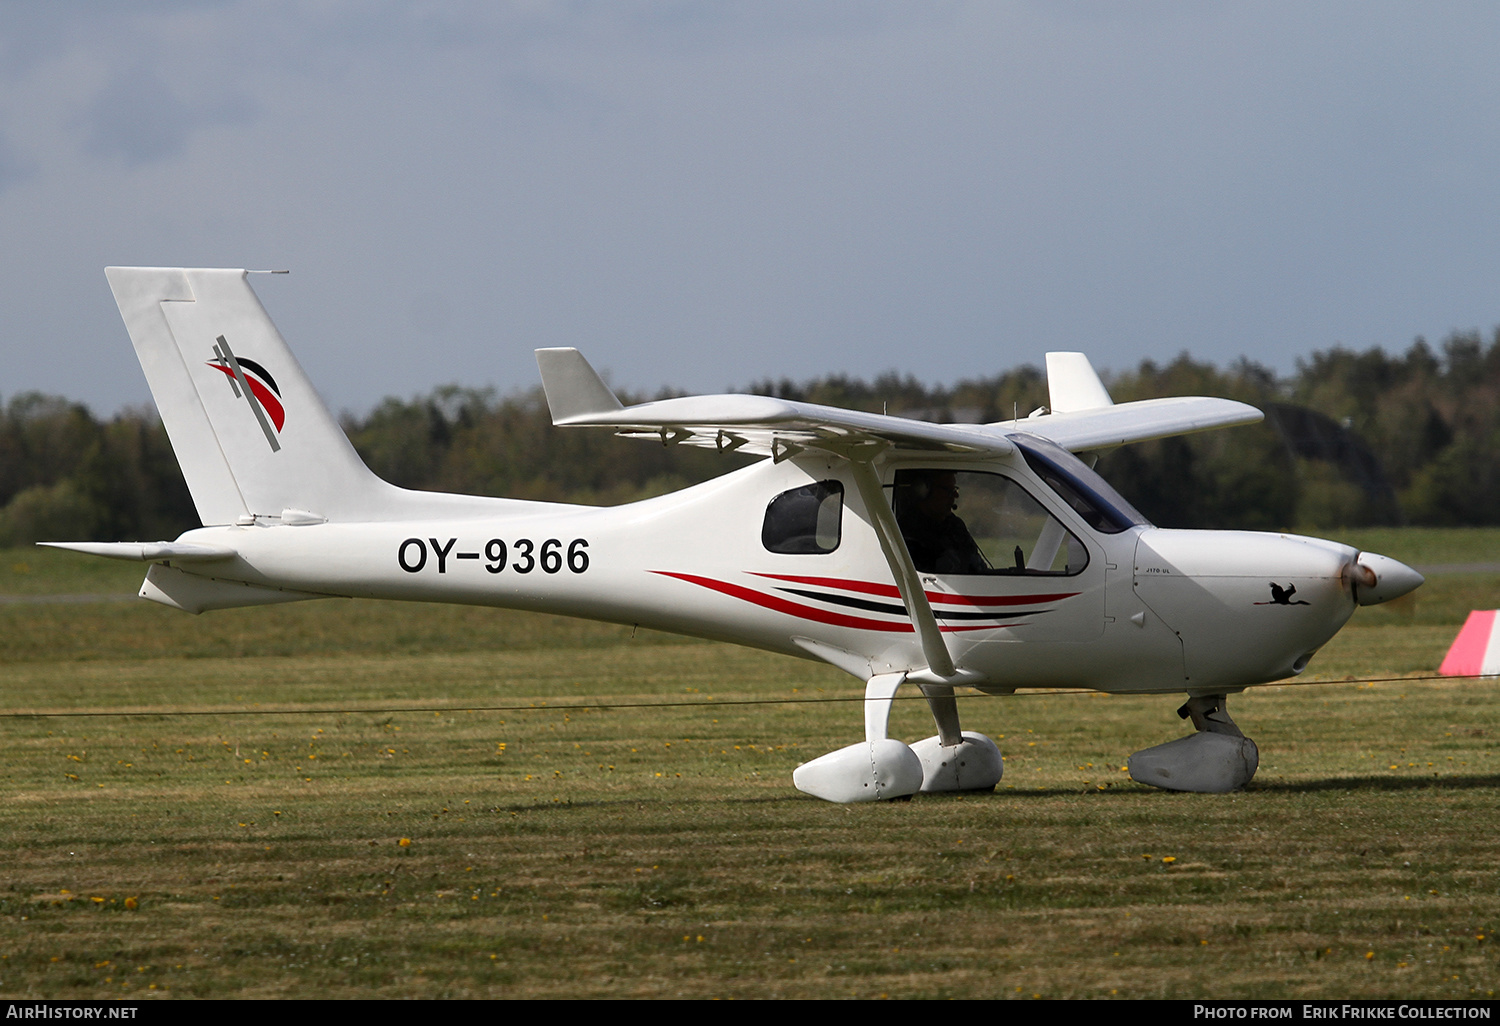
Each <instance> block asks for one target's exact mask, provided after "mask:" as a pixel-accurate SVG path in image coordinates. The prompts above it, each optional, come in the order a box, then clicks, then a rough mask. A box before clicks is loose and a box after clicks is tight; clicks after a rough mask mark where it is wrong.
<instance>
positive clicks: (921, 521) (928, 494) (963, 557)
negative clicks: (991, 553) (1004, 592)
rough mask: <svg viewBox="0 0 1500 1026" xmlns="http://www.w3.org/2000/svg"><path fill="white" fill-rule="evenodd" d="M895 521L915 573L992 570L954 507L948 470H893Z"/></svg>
mask: <svg viewBox="0 0 1500 1026" xmlns="http://www.w3.org/2000/svg"><path fill="white" fill-rule="evenodd" d="M893 505H894V507H895V512H896V522H897V524H899V525H900V527H901V537H902V538H904V539H905V540H906V548H907V551H909V552H910V553H911V561H912V565H913V566H915V567H916V568H917V571H918V572H919V573H938V574H986V573H994V568H993V567H991V566H990V563H989V560H987V559H985V558H984V553H982V552H981V551H980V550H979V546H978V545H977V544H976V543H975V541H974V536H973V535H971V534H970V533H969V528H968V525H966V524H965V523H964V522H963V519H962V518H961V517H959V515H958V514H957V513H956V512H954V511H955V510H957V509H958V478H957V476H956V475H955V474H954V472H953V471H951V470H906V471H902V472H900V473H898V474H897V475H896V490H895V501H894V503H893Z"/></svg>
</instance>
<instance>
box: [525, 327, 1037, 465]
mask: <svg viewBox="0 0 1500 1026" xmlns="http://www.w3.org/2000/svg"><path fill="white" fill-rule="evenodd" d="M536 355H537V365H538V367H539V368H540V369H541V372H542V388H543V389H544V390H545V391H546V393H547V405H548V407H549V409H550V410H551V411H552V423H554V424H556V425H558V426H559V427H609V428H614V429H615V433H616V434H620V435H624V436H627V437H637V438H658V439H660V440H661V442H662V443H663V444H664V445H670V444H677V443H680V444H683V445H696V446H702V447H705V448H710V449H718V450H720V451H721V452H727V451H734V450H742V451H744V452H748V453H754V454H757V455H763V456H766V455H769V456H773V457H776V458H778V459H781V458H785V457H786V456H789V455H792V454H794V453H795V452H797V451H799V450H801V449H808V448H811V449H822V450H826V451H830V452H839V453H846V452H848V451H849V450H850V449H851V448H852V447H853V446H857V445H859V444H860V443H870V442H876V443H883V444H887V445H889V446H891V447H894V448H897V449H903V450H912V449H914V450H924V451H929V452H955V453H971V454H990V455H1003V454H1005V453H1009V452H1011V451H1012V450H1013V449H1014V448H1015V447H1014V446H1013V445H1012V444H1011V442H1010V439H1009V438H1008V437H1007V434H1008V432H1004V431H996V430H994V429H993V428H990V427H986V426H984V425H980V424H929V423H927V422H926V421H920V420H909V419H907V418H905V417H890V416H886V415H884V414H880V413H861V412H859V411H857V410H841V409H838V408H836V407H832V406H819V405H817V404H815V403H798V402H792V401H791V400H788V399H773V398H770V397H768V396H760V395H691V396H682V397H681V398H677V399H660V400H657V401H656V402H649V403H640V404H639V405H636V406H621V405H620V402H619V400H618V399H616V398H615V396H614V393H613V392H611V391H610V390H609V387H608V386H607V385H605V384H604V382H603V381H602V380H600V378H599V376H598V375H597V374H596V373H595V372H594V369H593V368H592V367H590V366H589V364H588V362H587V361H586V360H584V358H583V356H582V355H581V354H580V353H579V352H578V350H576V349H538V350H537V354H536Z"/></svg>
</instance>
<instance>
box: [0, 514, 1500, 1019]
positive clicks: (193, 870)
mask: <svg viewBox="0 0 1500 1026" xmlns="http://www.w3.org/2000/svg"><path fill="white" fill-rule="evenodd" d="M1398 541H1399V539H1398ZM1424 544H1426V543H1425V542H1424ZM1371 547H1372V548H1374V546H1371ZM1450 550H1451V551H1462V546H1459V545H1457V544H1450ZM1376 551H1387V552H1388V554H1391V555H1395V556H1397V558H1412V560H1413V561H1420V560H1417V559H1415V558H1413V557H1410V556H1408V555H1403V554H1402V553H1401V552H1400V551H1398V550H1396V549H1395V548H1394V546H1389V547H1387V548H1386V549H1377V550H1376ZM34 558H35V557H34V556H33V555H32V554H30V553H25V554H24V555H22V556H20V557H19V558H18V554H17V553H14V552H11V553H3V554H0V559H3V560H4V561H5V564H4V565H7V566H13V562H12V561H16V562H20V561H30V560H32V559H34ZM46 558H56V559H59V560H64V561H68V560H72V559H73V557H71V556H66V555H56V554H54V555H53V556H52V557H43V559H46ZM1473 558H1475V557H1470V556H1466V555H1459V556H1457V557H1454V558H1447V557H1445V558H1442V559H1434V560H1432V561H1434V562H1461V561H1468V560H1471V559H1473ZM99 565H101V566H104V567H107V568H108V574H116V575H117V576H115V577H113V578H109V580H112V581H115V582H116V584H115V585H114V586H113V587H109V588H107V587H104V586H103V584H102V582H103V581H104V580H105V579H106V577H107V574H106V571H103V570H101V571H98V572H97V574H98V576H91V575H95V573H96V572H95V571H93V570H84V569H76V570H75V569H73V568H68V569H66V570H64V571H60V577H59V578H58V579H56V580H50V583H49V581H48V580H44V578H49V574H50V571H46V570H43V569H36V568H33V569H32V570H31V571H30V572H31V574H32V577H31V581H32V586H33V587H34V588H35V590H34V591H33V592H31V593H32V594H48V593H52V594H69V593H77V592H106V591H110V590H120V591H125V592H127V593H128V592H132V591H134V588H135V585H136V583H137V582H138V580H139V577H140V568H139V567H137V566H130V565H128V564H105V563H102V561H101V562H100V564H99ZM36 566H37V567H45V566H46V564H45V563H43V562H42V560H36ZM117 567H118V569H119V570H120V571H128V572H117ZM10 572H11V573H12V574H13V575H15V576H26V575H24V574H19V573H18V572H15V571H14V570H12V571H10ZM13 579H14V578H13V577H12V578H7V579H6V580H5V581H4V582H3V583H0V593H4V592H7V591H10V592H11V593H14V591H15V589H14V588H12V587H11V584H10V581H11V580H13ZM91 580H92V581H95V582H98V583H96V584H88V582H89V581H91ZM1418 595H1419V597H1418V599H1417V600H1416V602H1414V603H1408V604H1407V605H1406V606H1405V607H1397V608H1396V609H1394V610H1391V609H1388V608H1385V607H1382V608H1377V609H1365V610H1361V611H1359V613H1357V614H1356V617H1355V620H1354V622H1353V624H1351V626H1350V627H1349V628H1347V629H1346V630H1345V631H1344V632H1343V633H1342V634H1341V635H1340V636H1339V637H1338V638H1336V639H1335V641H1334V642H1333V643H1332V644H1330V645H1329V646H1328V648H1327V649H1325V651H1324V652H1323V653H1321V654H1320V655H1319V657H1318V658H1317V659H1315V660H1314V662H1313V664H1312V667H1311V668H1310V670H1309V675H1308V676H1309V677H1313V676H1314V675H1316V677H1317V678H1318V679H1323V680H1329V681H1334V682H1333V683H1323V684H1315V685H1313V686H1305V685H1304V684H1302V683H1300V682H1299V683H1296V684H1288V685H1284V686H1277V687H1271V688H1262V689H1256V690H1253V691H1251V692H1249V693H1247V694H1245V695H1242V696H1236V697H1235V698H1233V699H1231V708H1232V710H1233V713H1234V715H1235V718H1236V720H1237V721H1238V722H1239V723H1240V725H1241V726H1242V727H1243V728H1244V729H1245V730H1246V732H1247V733H1248V734H1250V735H1251V736H1252V737H1255V738H1256V739H1257V740H1258V742H1259V744H1260V747H1261V770H1260V773H1259V775H1258V776H1257V778H1256V780H1255V782H1254V784H1253V785H1252V786H1251V788H1250V789H1248V790H1246V791H1244V792H1241V793H1238V794H1233V795H1221V796H1215V795H1180V794H1168V793H1165V792H1160V791H1154V790H1151V789H1148V788H1144V787H1141V786H1140V785H1137V784H1134V783H1132V782H1131V781H1130V780H1129V778H1128V777H1127V775H1126V774H1124V773H1122V772H1121V770H1120V767H1122V766H1123V765H1124V760H1125V757H1126V756H1127V755H1128V753H1129V752H1131V751H1134V750H1136V749H1138V748H1141V747H1145V746H1148V745H1152V744H1157V743H1159V742H1161V741H1165V740H1168V739H1170V738H1172V737H1176V736H1180V735H1181V734H1182V733H1183V732H1184V728H1183V726H1182V724H1181V723H1180V721H1178V720H1177V718H1176V716H1175V715H1174V714H1173V709H1174V708H1175V706H1176V704H1177V702H1176V700H1174V699H1173V698H1171V697H1170V696H1157V697H1150V698H1120V697H1109V696H1099V695H1085V694H1077V695H1072V694H1069V695H1058V694H1050V695H1030V696H1027V695H1024V694H1023V695H1020V696H1016V697H1013V698H984V697H972V698H968V699H965V700H964V701H963V703H962V707H961V708H962V712H963V715H964V718H965V725H966V726H968V727H971V728H972V729H978V730H983V731H985V732H986V733H989V734H990V735H991V736H994V737H996V738H997V740H998V742H999V744H1000V746H1001V749H1002V751H1004V752H1005V754H1006V776H1005V779H1004V781H1003V782H1002V784H1001V786H1000V788H999V789H998V790H997V791H996V793H995V794H993V795H984V796H976V795H968V796H944V797H931V796H928V797H923V796H918V797H917V798H915V799H913V800H911V801H909V802H897V803H887V804H880V805H864V806H835V805H830V804H827V803H823V802H819V801H816V800H813V799H809V798H806V797H805V796H802V795H800V794H798V793H797V792H796V791H795V790H794V789H793V788H792V787H791V782H790V777H791V771H792V769H793V768H794V767H795V766H796V764H797V763H799V762H802V761H805V760H806V759H808V758H811V757H814V756H816V755H819V754H822V753H823V752H825V751H829V750H831V749H833V748H835V747H839V746H841V745H844V744H847V743H849V742H851V741H854V740H856V739H857V738H858V737H859V736H860V733H861V726H860V723H861V713H860V707H859V704H858V701H857V699H858V696H859V694H860V686H859V684H858V682H857V681H855V680H853V679H852V678H850V677H847V676H845V675H842V674H840V673H838V672H836V671H833V670H830V669H828V668H826V667H821V666H819V665H816V664H813V663H808V662H801V661H796V660H790V659H784V658H781V657H776V656H770V655H765V654H762V653H757V652H751V651H747V650H742V649H735V648H730V647H726V646H719V645H710V644H703V643H698V642H685V641H681V640H679V639H672V638H667V637H665V636H662V635H655V634H649V633H646V632H641V633H640V634H639V635H637V636H635V637H633V638H632V636H631V632H630V631H629V630H628V629H625V628H618V627H612V626H607V625H595V624H585V623H579V622H576V621H570V620H564V619H560V618H553V617H539V616H530V615H525V614H516V613H508V612H503V611H494V610H467V609H452V608H448V607H443V606H420V605H394V604H385V603H373V602H317V603H305V604H299V605H293V606H280V607H266V608H262V609H252V610H244V611H235V612H225V613H215V614H207V615H205V616H202V617H191V616H186V615H184V614H181V613H175V612H173V611H170V610H166V609H161V608H158V607H154V606H150V605H148V604H145V603H123V602H84V603H75V602H67V603H41V604H20V603H12V604H6V605H0V618H3V619H0V660H3V661H0V687H3V694H4V696H5V700H4V703H3V708H4V709H5V710H6V711H8V712H11V713H15V712H43V713H50V714H51V715H39V716H27V717H21V716H14V715H11V716H7V717H5V718H3V719H0V732H3V734H0V743H3V744H4V745H5V748H6V753H7V754H6V758H5V760H4V761H3V763H0V767H3V769H0V788H3V791H0V799H3V800H0V837H3V838H4V841H5V850H6V852H7V853H8V855H9V857H10V865H9V866H8V867H7V871H6V873H5V874H4V875H3V876H0V994H4V995H6V996H10V997H54V998H80V999H81V998H90V999H92V998H102V997H129V998H132V999H134V998H139V997H142V996H158V997H284V996H299V997H372V996H378V997H671V996H682V997H758V996H788V997H878V996H880V995H889V996H891V997H1012V998H1031V997H1032V996H1034V995H1040V996H1042V997H1112V996H1119V997H1168V998H1174V997H1175V998H1188V997H1218V998H1231V997H1260V998H1291V997H1408V998H1411V997H1430V998H1456V999H1463V998H1472V997H1475V996H1483V997H1488V996H1490V995H1491V994H1492V992H1493V991H1495V990H1496V989H1500V988H1497V983H1500V979H1497V977H1500V970H1497V964H1496V955H1495V951H1496V949H1495V943H1496V942H1495V940H1494V931H1495V930H1496V929H1500V870H1497V868H1496V865H1495V862H1496V859H1495V850H1494V840H1493V837H1494V822H1495V813H1496V807H1497V798H1500V747H1497V745H1496V736H1497V731H1500V693H1497V690H1496V686H1495V684H1494V682H1450V681H1444V682H1438V681H1411V680H1407V681H1392V682H1389V683H1377V684H1368V683H1361V682H1357V681H1356V682H1342V678H1345V677H1359V678H1364V677H1372V676H1377V677H1389V676H1395V675H1401V674H1430V673H1431V672H1432V668H1433V667H1435V666H1436V663H1437V660H1438V659H1440V658H1441V656H1442V653H1443V651H1444V650H1445V649H1446V647H1447V645H1448V644H1449V643H1450V642H1451V640H1452V636H1453V633H1454V632H1455V631H1456V629H1457V625H1458V624H1459V623H1460V622H1462V618H1463V615H1464V614H1466V613H1467V610H1468V608H1471V606H1470V605H1469V604H1470V603H1475V604H1478V605H1481V606H1494V605H1496V604H1497V598H1500V580H1496V579H1495V577H1494V576H1493V575H1491V576H1486V575H1483V574H1479V575H1455V576H1452V577H1440V578H1434V579H1433V580H1432V581H1431V582H1429V584H1428V585H1427V586H1426V587H1424V588H1423V589H1422V591H1421V592H1419V593H1418ZM1304 679H1306V678H1304ZM809 699H838V700H840V701H821V702H817V701H809ZM752 702H753V703H760V704H740V703H752ZM83 712H104V713H106V714H107V715H102V716H79V715H64V714H66V713H83ZM892 726H893V731H894V733H895V734H896V735H897V736H901V737H903V738H905V739H907V740H913V739H915V738H919V737H923V736H926V735H928V734H930V733H932V729H933V728H932V725H931V719H930V717H929V716H928V715H927V713H926V712H925V709H924V707H923V705H922V703H920V702H919V701H902V702H898V704H897V708H896V711H895V713H894V716H893V724H892ZM502 745H503V747H502ZM402 839H406V840H407V841H408V842H409V843H408V844H406V845H402V844H401V843H400V842H401V841H402ZM1168 860H1171V861H1168ZM95 899H100V900H95ZM127 901H129V902H130V903H131V904H133V906H134V907H127ZM153 985H154V987H155V989H154V990H152V989H151V988H152V987H153Z"/></svg>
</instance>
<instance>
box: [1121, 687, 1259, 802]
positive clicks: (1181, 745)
mask: <svg viewBox="0 0 1500 1026" xmlns="http://www.w3.org/2000/svg"><path fill="white" fill-rule="evenodd" d="M1177 715H1178V716H1180V717H1182V718H1183V719H1188V718H1189V717H1191V718H1192V720H1193V726H1194V727H1196V728H1197V730H1198V732H1197V733H1196V734H1189V735H1188V736H1187V737H1181V738H1178V739H1177V740H1176V741H1168V742H1167V743H1166V744H1164V745H1157V746H1156V747H1154V748H1146V749H1143V750H1141V751H1139V752H1136V753H1135V754H1134V755H1132V756H1131V757H1130V763H1129V765H1130V779H1132V780H1134V781H1137V782H1138V783H1142V784H1150V785H1151V786H1152V787H1161V788H1165V789H1166V790H1168V791H1201V792H1210V793H1221V792H1224V791H1236V790H1238V789H1240V788H1242V787H1244V786H1245V785H1246V784H1248V783H1250V779H1251V778H1252V777H1254V776H1255V771H1256V769H1257V768H1258V767H1259V766H1260V752H1259V750H1258V749H1257V748H1256V747H1255V742H1254V741H1251V740H1250V739H1249V738H1248V737H1246V736H1245V735H1244V734H1242V733H1240V728H1239V727H1237V726H1235V725H1234V721H1233V720H1231V719H1230V718H1229V711H1228V709H1227V707H1226V705H1225V699H1224V696H1223V695H1194V696H1192V697H1190V698H1188V700H1187V701H1186V702H1185V703H1183V706H1182V708H1180V709H1178V710H1177Z"/></svg>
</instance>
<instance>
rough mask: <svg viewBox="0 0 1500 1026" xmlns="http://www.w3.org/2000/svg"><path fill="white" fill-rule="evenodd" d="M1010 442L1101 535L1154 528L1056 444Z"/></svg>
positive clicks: (1030, 439) (1024, 439)
mask: <svg viewBox="0 0 1500 1026" xmlns="http://www.w3.org/2000/svg"><path fill="white" fill-rule="evenodd" d="M1010 440H1011V441H1012V442H1015V443H1016V448H1017V449H1020V450H1021V455H1022V456H1023V457H1025V459H1026V463H1027V465H1028V466H1029V467H1031V469H1032V470H1034V471H1036V473H1037V476H1038V477H1040V478H1041V479H1042V480H1043V481H1045V482H1047V487H1049V488H1051V489H1052V490H1053V491H1054V492H1056V493H1057V495H1058V497H1059V498H1060V499H1062V500H1063V501H1064V502H1066V503H1067V504H1068V505H1069V506H1071V507H1073V509H1074V510H1075V511H1076V512H1077V513H1078V515H1079V516H1081V517H1082V518H1083V520H1084V523H1086V524H1088V525H1089V526H1090V527H1092V528H1093V529H1094V530H1096V531H1098V532H1099V533H1100V534H1119V533H1120V532H1121V531H1124V530H1126V529H1128V528H1131V527H1137V526H1139V527H1150V526H1151V521H1149V520H1147V519H1146V518H1145V517H1143V516H1141V514H1140V512H1139V511H1138V510H1137V509H1136V508H1135V507H1134V506H1132V505H1131V504H1130V503H1128V502H1126V501H1125V498H1124V497H1123V496H1122V495H1121V494H1120V493H1119V492H1117V491H1115V490H1114V489H1113V488H1112V487H1110V484H1109V482H1108V481H1106V480H1104V478H1102V477H1100V476H1099V475H1098V474H1096V473H1095V472H1094V471H1093V470H1091V469H1090V468H1089V466H1088V465H1087V464H1085V463H1084V462H1083V461H1082V460H1080V459H1079V458H1078V457H1077V456H1074V455H1073V454H1072V453H1070V452H1068V450H1066V449H1064V448H1063V447H1062V446H1060V445H1058V444H1057V443H1056V442H1052V441H1048V440H1047V439H1045V438H1038V437H1037V436H1036V435H1026V434H1014V435H1011V436H1010Z"/></svg>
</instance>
